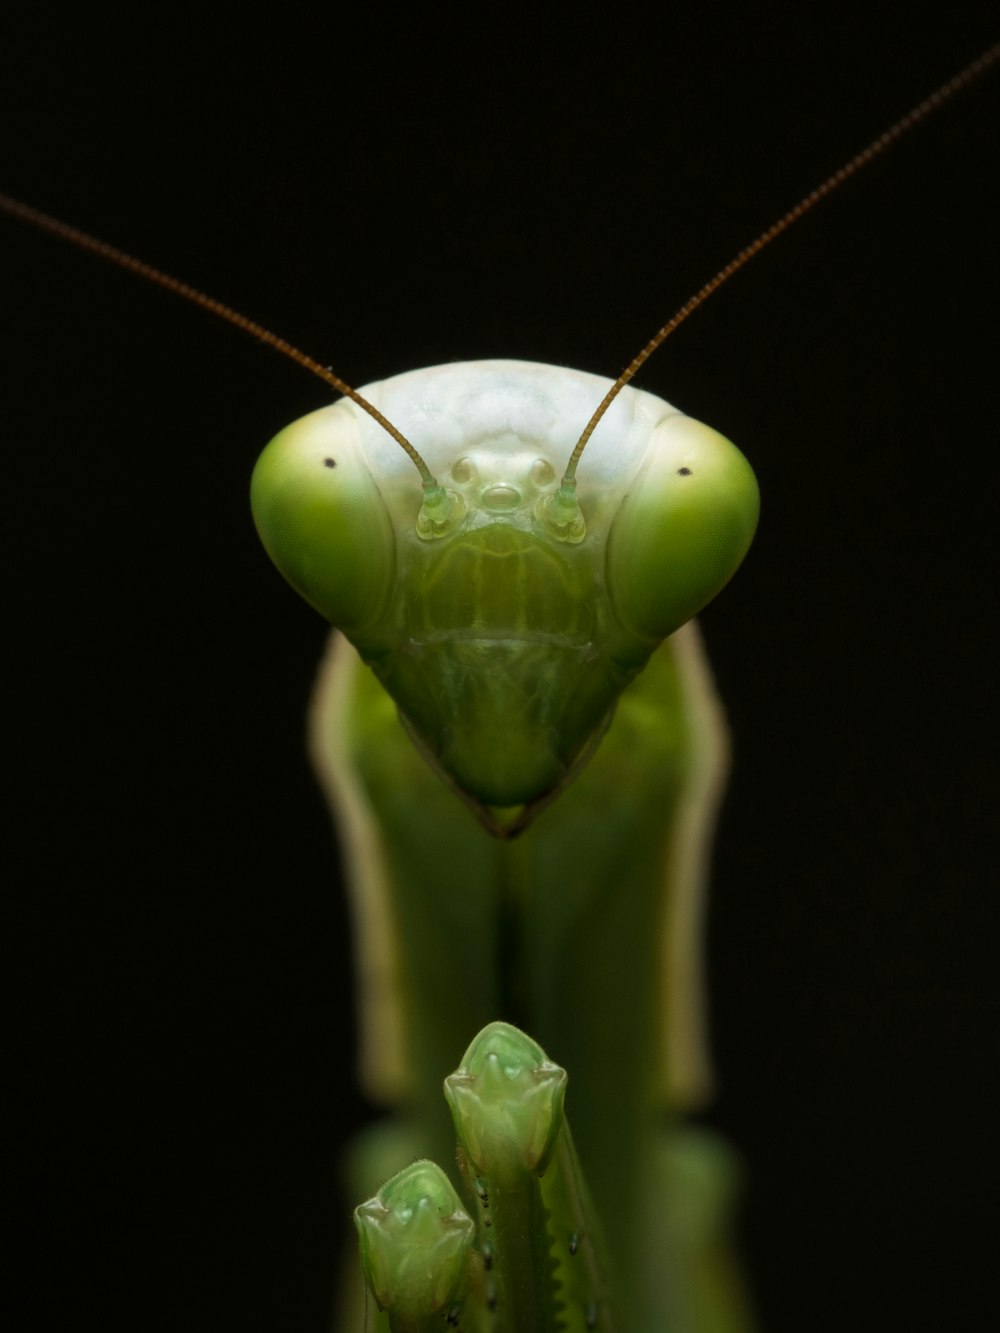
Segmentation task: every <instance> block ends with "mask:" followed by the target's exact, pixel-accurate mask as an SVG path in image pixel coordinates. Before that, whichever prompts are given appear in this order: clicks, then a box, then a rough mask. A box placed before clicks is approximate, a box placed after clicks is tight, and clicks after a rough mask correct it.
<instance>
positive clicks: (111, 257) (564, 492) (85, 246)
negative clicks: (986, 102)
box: [0, 42, 1000, 532]
mask: <svg viewBox="0 0 1000 1333" xmlns="http://www.w3.org/2000/svg"><path fill="white" fill-rule="evenodd" d="M997 60H1000V42H997V43H995V44H994V45H993V46H991V47H990V48H989V49H988V50H987V51H985V52H984V53H983V54H982V55H981V56H979V57H978V58H977V59H976V60H973V61H972V63H971V64H969V65H966V67H965V68H964V69H963V70H960V71H959V73H957V74H956V75H954V77H953V78H951V79H949V80H948V81H947V83H944V84H942V85H941V87H940V88H937V89H936V90H935V91H934V92H932V93H931V94H930V95H929V96H928V97H925V98H924V100H923V101H922V102H919V103H918V104H917V105H916V106H915V107H913V108H912V109H911V110H910V111H908V112H907V113H906V115H904V116H901V117H900V119H899V120H897V121H895V122H894V123H893V124H892V125H890V126H889V128H888V129H887V130H884V131H883V132H882V133H881V134H880V135H878V137H877V138H875V139H873V140H872V142H871V143H870V144H868V146H867V147H866V148H863V149H862V150H861V151H860V152H859V153H856V154H855V156H854V157H852V158H851V159H850V161H848V162H846V163H845V164H844V165H843V166H842V167H840V168H839V169H838V170H837V171H835V172H834V173H833V174H832V175H831V176H828V177H827V178H826V180H824V181H823V182H822V183H821V184H820V185H818V186H816V188H815V189H814V190H812V191H810V193H809V194H807V195H805V196H804V197H803V198H802V199H800V200H799V202H798V203H797V204H796V205H795V206H794V207H793V208H790V209H789V210H788V212H787V213H785V214H784V215H783V216H782V217H780V218H779V219H778V220H777V221H776V222H773V223H772V224H771V225H770V226H769V227H767V228H766V229H765V230H764V231H762V232H761V233H760V235H759V236H757V237H756V239H755V240H753V241H751V242H750V244H749V245H747V246H745V247H744V248H743V249H742V250H740V251H739V253H738V254H737V255H735V256H734V257H733V258H732V259H731V260H730V261H729V263H728V264H726V265H725V266H724V267H723V268H721V269H719V271H718V273H716V274H715V276H714V277H713V278H710V279H709V280H708V282H706V283H705V284H704V285H703V286H702V287H700V288H699V289H698V291H697V292H695V294H694V295H693V296H691V297H690V298H689V299H688V300H687V301H685V303H684V304H683V305H682V306H681V307H680V308H679V309H678V310H677V311H676V312H675V313H674V314H673V315H671V317H670V318H669V319H668V320H667V322H666V323H665V324H664V325H663V327H662V328H660V329H659V330H658V331H657V332H656V333H655V334H654V335H653V337H652V338H650V340H649V342H648V343H646V345H645V347H643V349H642V350H641V351H640V352H639V353H638V355H637V356H635V357H634V358H633V359H632V360H631V361H630V362H629V364H628V365H627V366H626V367H625V369H624V370H623V371H622V373H621V374H620V375H619V376H618V378H617V379H616V380H615V382H614V384H612V386H611V388H610V389H609V390H608V392H607V393H606V394H605V395H604V397H603V398H602V400H601V402H600V403H599V404H598V406H597V409H596V411H595V412H594V414H593V416H592V417H591V418H590V420H589V421H588V422H587V424H586V426H585V427H584V429H583V433H582V434H581V436H580V438H579V439H578V440H577V442H576V445H575V447H574V449H573V452H572V454H571V455H570V458H569V462H568V463H567V465H566V471H565V473H564V474H563V478H562V482H561V483H560V486H559V488H558V490H557V491H556V492H555V493H554V494H553V495H551V496H550V497H549V498H548V503H547V504H546V506H545V510H546V515H547V521H548V522H549V523H550V525H551V526H552V527H553V528H554V529H555V530H556V531H565V532H569V531H571V530H572V531H576V530H577V529H581V519H580V516H579V511H578V510H577V502H576V469H577V465H578V463H579V461H580V458H581V455H582V454H583V451H584V449H585V448H586V446H587V442H588V440H589V439H590V437H591V435H593V433H594V431H595V429H596V428H597V425H598V423H599V422H600V420H601V418H602V417H603V416H604V414H605V412H606V411H607V410H608V408H609V407H610V406H611V404H612V403H613V402H614V400H615V399H616V398H617V397H618V395H619V393H621V391H622V389H624V388H625V386H626V385H627V384H628V383H629V381H630V380H631V379H633V378H634V377H635V375H636V373H637V372H638V371H639V370H640V369H641V368H642V366H644V365H645V363H646V362H647V361H648V360H649V358H650V357H651V356H652V355H653V353H654V352H655V351H656V350H657V348H658V347H660V346H661V345H662V344H663V343H664V342H665V341H666V340H667V338H668V337H669V336H670V335H671V334H672V333H673V332H674V330H675V329H677V328H679V327H680V325H681V324H683V323H684V321H685V320H686V319H687V318H688V316H689V315H692V314H694V312H695V311H696V310H697V309H698V307H699V306H700V305H703V304H704V302H705V301H707V300H708V298H709V297H710V296H712V295H714V294H715V292H717V291H718V289H719V288H720V287H721V286H722V284H723V283H724V282H728V280H729V279H730V278H731V277H732V276H733V275H734V274H735V273H738V272H739V270H740V269H741V268H743V267H744V265H746V264H748V263H749V262H750V260H751V259H753V258H754V257H755V256H756V255H758V254H760V252H761V250H763V249H764V247H765V246H767V245H770V244H771V242H772V241H773V240H775V239H776V238H777V237H778V236H780V235H781V234H782V233H783V232H785V231H787V230H788V229H789V227H791V226H792V225H793V224H794V223H796V222H798V221H799V220H800V219H801V218H802V217H804V216H805V214H806V213H808V212H809V211H810V210H811V209H812V208H814V207H815V206H816V204H818V203H819V202H820V201H821V200H822V199H825V198H826V197H827V195H830V194H832V193H833V192H834V190H837V189H839V188H840V186H841V185H843V184H844V182H845V181H847V180H849V179H850V178H851V177H852V176H854V175H856V174H857V173H858V172H859V171H860V170H861V169H862V168H863V167H866V166H868V164H869V163H870V162H872V161H873V160H874V159H875V158H876V157H879V156H880V155H881V154H882V153H884V152H885V150H886V149H887V148H889V147H890V146H891V145H892V144H894V143H896V141H897V140H898V139H900V138H902V136H903V135H904V134H906V133H907V132H908V131H909V130H911V129H912V128H913V127H914V126H915V125H916V124H918V123H919V122H920V121H922V120H924V119H926V117H927V116H928V115H929V114H930V113H931V112H932V111H936V110H937V109H938V108H939V107H940V106H942V105H943V104H944V103H945V102H947V101H948V100H949V99H950V98H952V97H953V96H954V95H955V94H956V93H957V92H960V91H961V90H962V89H963V88H965V87H967V85H968V84H970V83H972V82H973V80H974V79H976V78H978V77H979V75H981V74H984V73H985V72H986V71H987V70H988V69H989V68H990V67H991V66H992V65H994V64H995V63H996V62H997ZM0 212H2V213H8V214H10V215H11V216H12V217H16V218H20V219H21V220H22V221H24V222H28V223H30V224H31V225H32V226H34V227H37V228H38V229H39V230H40V231H44V232H48V233H49V234H50V235H52V236H57V237H59V238H60V239H61V240H64V241H68V242H69V243H70V244H71V245H75V246H77V247H78V248H79V249H81V250H86V251H88V252H90V253H91V254H95V255H99V256H100V257H101V258H102V259H106V260H108V261H109V262H110V263H112V264H116V265H117V266H118V267H119V268H123V269H125V270H127V271H128V272H130V273H135V274H137V275H138V276H139V277H141V278H146V279H147V280H148V281H149V282H152V283H155V284H156V285H157V286H159V287H163V288H165V289H166V290H167V291H169V292H173V293H174V294H175V295H177V296H181V297H183V298H184V300H186V301H190V302H191V303H192V305H196V306H200V307H201V308H202V309H203V310H207V311H209V312H210V313H211V314H213V315H217V316H218V317H219V318H220V319H223V320H225V321H226V322H227V323H228V324H231V325H233V327H234V328H237V329H241V330H242V331H243V332H244V333H248V334H250V336H251V337H254V338H257V339H258V340H259V341H260V342H262V343H264V344H266V345H267V346H268V347H272V348H274V350H275V351H276V352H280V353H281V354H282V355H283V356H286V357H288V358H289V360H291V361H294V362H296V364H298V365H300V366H302V367H303V368H304V369H305V370H308V371H309V372H310V373H311V374H313V375H315V376H316V378H317V379H321V380H323V382H324V383H325V384H329V385H330V386H331V387H332V388H334V389H336V390H337V392H338V393H342V394H344V396H345V397H347V398H350V399H351V400H352V401H353V402H355V403H357V405H358V407H360V408H362V409H363V410H364V411H365V412H367V413H368V415H369V416H370V417H372V418H373V419H374V420H375V421H377V422H378V424H379V425H380V426H381V427H382V429H383V430H385V431H387V432H388V434H389V435H391V436H392V438H393V439H394V440H395V441H396V443H397V444H398V445H399V446H400V448H401V449H403V450H404V451H405V452H406V453H407V454H408V455H409V457H410V459H411V460H412V461H413V464H414V466H415V467H416V468H417V471H418V472H419V473H420V477H421V481H422V482H423V487H424V509H423V511H422V514H423V515H426V517H427V519H428V520H429V522H430V524H431V526H432V527H433V528H435V529H440V527H442V526H443V525H444V524H443V520H445V519H446V518H447V516H448V514H449V513H450V512H452V511H453V509H454V508H455V505H456V502H457V497H456V496H455V495H454V494H453V493H452V492H450V491H446V490H445V488H444V487H442V486H440V485H439V484H438V482H437V480H436V478H435V477H434V475H433V473H432V472H431V470H430V468H429V467H428V466H427V464H426V462H425V461H424V459H423V458H422V457H421V455H420V454H419V453H418V451H417V450H416V448H415V447H414V446H413V445H412V444H411V443H410V441H409V440H408V439H407V438H406V436H405V435H404V434H403V433H402V431H400V430H398V429H397V428H396V427H395V426H394V425H393V424H392V422H391V421H389V420H388V419H387V418H386V417H384V416H383V415H382V413H381V412H380V411H379V410H378V408H377V407H375V406H374V404H373V403H370V402H368V400H367V399H366V398H364V397H362V395H361V394H360V393H358V391H357V390H356V389H352V388H351V386H350V385H349V384H347V383H346V381H344V380H342V379H341V378H340V376H339V375H335V374H334V372H333V371H332V370H331V369H330V368H329V366H324V365H321V364H320V363H319V362H318V361H316V360H315V359H314V358H313V357H311V356H309V355H308V354H307V353H306V352H303V351H302V350H301V348H298V347H296V346H295V345H294V344H293V343H290V342H288V341H287V340H286V339H285V338H281V337H279V336H278V335H277V334H276V333H272V332H271V330H270V329H268V328H265V327H264V325H263V324H258V323H257V321H256V320H253V319H250V318H248V317H247V316H246V315H243V314H241V313H240V312H239V311H238V310H235V309H233V307H232V306H229V305H226V304H225V303H224V302H222V301H217V300H216V299H215V297H212V296H209V295H208V294H207V293H206V292H203V291H201V290H199V289H198V288H197V287H192V286H191V285H190V284H189V283H186V282H182V281H180V279H178V278H174V277H171V275H170V274H169V273H164V272H163V271H162V270H161V269H158V268H155V267H154V266H153V265H152V264H147V263H145V262H144V261H143V260H141V259H136V258H135V256H134V255H130V254H128V253H127V252H126V251H124V250H120V249H119V248H118V247H117V246H114V245H110V244H109V243H108V242H107V241H102V240H99V239H98V238H97V237H96V236H91V235H90V234H89V233H88V232H85V231H81V230H80V228H79V227H72V226H70V225H69V223H66V222H61V221H60V220H59V219H58V218H54V217H52V216H51V215H50V214H48V213H43V212H42V211H41V210H40V209H37V208H32V207H31V206H30V205H29V204H25V203H22V202H21V201H20V200H19V199H14V198H12V197H11V196H10V195H6V194H0ZM581 532H582V529H581Z"/></svg>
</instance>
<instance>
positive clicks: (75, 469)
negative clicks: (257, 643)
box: [30, 99, 919, 971]
mask: <svg viewBox="0 0 1000 1333" xmlns="http://www.w3.org/2000/svg"><path fill="white" fill-rule="evenodd" d="M904 100H905V99H904ZM876 123H877V122H876ZM914 151H915V152H916V150H914ZM918 155H919V154H918ZM67 211H68V210H67ZM838 225H842V223H841V222H840V221H838ZM802 244H803V245H804V246H805V244H806V243H805V242H803V243H802ZM57 262H60V261H57ZM69 267H70V265H69V264H67V265H66V268H67V269H68V268H69ZM101 281H102V285H103V281H104V280H103V279H102V280H101ZM129 299H131V298H129ZM140 299H141V298H140ZM463 350H464V349H463ZM465 354H467V353H465ZM618 354H619V350H618V349H616V352H615V355H618ZM223 355H224V356H225V355H227V354H226V353H224V354H223ZM428 359H434V358H428V357H427V356H426V355H423V356H421V358H420V360H422V361H426V360H428ZM550 359H551V358H550ZM560 359H566V360H572V359H573V358H572V357H570V356H566V357H565V358H560ZM254 364H255V365H256V363H254ZM400 368H403V367H402V365H401V366H400ZM377 369H378V370H379V371H381V370H382V369H383V367H382V366H381V365H379V366H378V367H377ZM161 371H162V367H161ZM252 373H254V374H256V371H254V372H252ZM361 378H364V377H363V376H362V377H361ZM163 379H164V377H163V375H162V373H161V372H158V374H157V376H156V386H155V393H156V394H157V395H160V394H162V393H163V392H164V383H163ZM166 387H167V388H168V389H170V396H171V397H173V396H174V395H175V394H176V392H177V390H176V389H174V388H173V387H172V386H169V385H167V386H166ZM147 391H148V390H147ZM667 396H668V397H669V396H671V393H670V392H668V393H667ZM673 396H675V397H676V396H679V395H677V394H673ZM304 405H308V404H304ZM701 414H702V415H704V416H706V417H708V418H709V419H715V418H713V417H712V415H711V413H710V412H709V411H708V410H704V409H703V410H702V412H701ZM87 415H91V416H92V415H93V413H92V412H91V413H89V414H87ZM282 415H283V416H287V415H289V413H288V412H287V410H286V411H285V412H284V413H283V414H282ZM78 417H79V408H78V405H77V411H76V414H75V416H74V422H75V423H76V429H78V430H81V429H83V428H84V427H83V426H82V425H80V423H79V422H78ZM280 419H281V418H280V417H278V418H276V419H275V423H274V424H275V425H278V424H280ZM227 429H228V427H227ZM730 429H731V433H732V434H733V435H734V436H737V437H738V438H743V436H741V434H740V432H739V431H737V430H736V429H735V428H730ZM69 430H70V428H69V427H66V428H64V433H65V434H67V435H68V434H69ZM267 433H268V432H267V430H266V429H265V430H264V432H263V434H265V435H266V434H267ZM260 434H261V431H260V429H259V427H255V428H254V438H256V437H257V436H259V435H260ZM77 438H79V436H78V437H77ZM143 447H144V450H146V449H148V450H149V451H150V453H151V454H152V455H153V461H154V462H155V467H154V468H153V469H152V470H151V480H150V481H149V482H147V483H143V489H144V491H146V492H147V493H148V491H149V488H150V486H151V485H152V484H154V482H155V479H157V478H160V477H162V467H163V462H164V459H165V457H166V455H165V453H164V451H163V450H162V449H160V448H159V447H157V446H152V445H149V444H148V443H146V442H145V437H144V446H143ZM80 453H81V451H80V450H79V449H78V450H77V452H76V453H74V455H73V461H72V463H71V464H70V467H71V469H72V473H73V477H74V479H76V478H77V477H78V476H79V467H80ZM82 453H83V454H84V455H85V456H87V462H88V465H89V466H91V467H93V466H95V465H96V466H98V467H99V466H100V465H99V462H97V460H95V459H94V458H93V457H92V456H91V455H92V453H93V446H88V447H85V448H84V449H83V450H82ZM783 461H784V462H785V463H786V465H787V460H783ZM866 461H867V460H866ZM234 470H235V465H234ZM875 470H876V474H877V475H878V477H879V481H880V484H881V485H880V489H881V491H882V493H884V488H885V481H886V477H885V475H884V472H883V471H880V469H879V466H878V464H876V465H875ZM63 477H64V473H63V472H62V471H60V472H59V474H58V475H57V477H56V481H57V482H61V481H62V479H63ZM870 480H871V478H870V476H869V477H868V478H867V479H866V485H867V484H868V483H869V482H870ZM123 489H124V483H123ZM30 493H31V494H37V489H35V490H32V491H31V492H30ZM111 500H112V503H114V500H113V497H111ZM180 526H181V528H183V527H184V520H183V519H181V520H180ZM170 530H171V525H170V524H168V523H166V522H164V523H163V524H162V536H163V538H164V540H165V539H166V537H167V535H168V533H169V532H170ZM133 549H134V548H133ZM792 563H794V561H793V562H792ZM109 576H110V575H106V577H109ZM125 577H126V578H127V579H130V578H132V577H135V576H134V575H133V574H131V573H128V572H127V573H126V575H125ZM153 582H154V587H157V589H158V594H159V597H160V598H162V597H164V596H167V595H168V593H169V585H168V584H167V583H166V581H165V576H163V578H161V580H160V581H159V583H158V582H157V580H156V579H155V578H154V580H153ZM227 583H228V584H230V585H231V580H228V581H227ZM90 586H91V587H92V586H93V579H92V580H91V581H90ZM220 593H221V589H220ZM226 593H227V595H233V594H232V593H231V592H230V587H229V586H227V588H226ZM275 600H276V601H277V598H276V599H275ZM91 605H92V603H91V602H90V601H89V599H88V601H87V604H86V607H84V606H83V605H82V604H81V615H82V616H83V619H82V621H81V625H86V624H87V623H88V622H87V614H86V613H87V611H89V608H90V606H91ZM854 607H855V612H856V609H857V608H856V603H855V604H854ZM172 614H175V615H176V614H180V612H179V611H176V610H175V611H173V612H172ZM277 614H278V615H279V616H282V617H283V621H282V623H285V624H287V623H288V622H289V621H290V619H291V613H287V614H286V613H284V612H278V613H277ZM158 615H162V608H158ZM234 618H235V619H238V620H239V621H241V623H244V624H245V623H246V622H247V620H248V618H249V607H248V608H247V610H246V611H245V612H244V611H242V610H241V611H239V612H238V613H235V612H234ZM751 619H752V616H751V614H750V613H749V612H748V613H747V621H748V623H747V625H746V626H745V627H744V628H746V629H747V630H748V631H749V629H750V625H749V621H750V620H751ZM233 632H235V626H234V628H233ZM245 632H246V631H245ZM249 632H253V631H249ZM267 633H268V635H270V634H273V633H274V631H273V630H269V631H267ZM219 637H220V638H221V637H224V632H223V631H221V630H220V631H219ZM750 637H751V636H750V635H749V634H747V636H745V637H744V636H743V635H742V632H741V644H742V643H743V642H747V641H748V640H749V638H750ZM244 651H245V652H246V653H250V654H252V651H253V649H252V647H248V648H245V649H244ZM748 651H749V649H744V648H742V647H741V649H740V652H741V653H743V652H748ZM287 652H288V656H292V655H294V649H293V648H288V650H287ZM189 661H190V659H189V658H188V662H189ZM132 671H133V672H135V671H138V672H139V673H140V674H142V673H143V671H144V664H143V660H142V657H140V659H139V660H138V661H137V662H136V664H135V666H134V668H133V669H132ZM178 672H180V674H185V673H188V672H190V673H191V674H194V671H193V668H192V667H191V666H190V665H185V664H184V663H181V664H180V666H179V668H177V669H175V670H174V671H172V672H171V673H169V674H170V675H172V676H173V678H174V679H175V680H176V678H177V675H178ZM305 673H306V668H305V667H303V674H305ZM130 674H132V673H130ZM236 679H237V678H236V673H235V671H234V670H232V669H227V670H226V671H225V672H224V673H223V674H222V676H221V677H220V679H218V680H217V681H216V682H215V683H214V684H212V683H210V684H209V685H208V688H209V690H210V692H212V693H214V694H215V695H216V697H219V695H221V694H222V693H223V692H224V691H225V689H227V688H231V689H238V688H239V685H238V684H237V683H236ZM821 679H822V677H821ZM262 688H263V684H262V686H260V687H258V689H257V691H256V692H257V693H258V694H259V693H260V691H261V689H262ZM727 690H728V682H727ZM144 693H145V691H144ZM288 693H289V694H290V695H294V694H295V693H296V691H295V690H294V689H289V691H288ZM300 695H301V692H300V694H299V696H297V697H296V698H295V699H294V700H291V699H290V707H291V705H292V704H293V703H294V705H295V707H298V702H299V697H300ZM167 706H169V705H167ZM241 707H242V711H243V714H244V716H245V715H246V712H247V710H248V708H249V707H250V704H249V701H247V703H245V704H243V705H241ZM95 736H96V733H95ZM745 748H746V743H744V745H741V750H745ZM293 749H294V736H293V737H292V738H291V739H290V740H289V743H288V750H289V753H291V752H292V750H293ZM196 762H198V763H200V762H203V761H201V760H199V761H196ZM224 767H228V766H224ZM218 778H219V781H222V780H223V772H222V771H220V773H219V775H218ZM201 799H202V801H207V800H208V796H207V794H206V796H204V797H203V798H201ZM266 805H267V803H265V802H262V803H261V807H260V808H261V809H263V808H265V806H266ZM175 817H176V816H175ZM317 836H318V835H317ZM745 845H746V844H745V843H744V846H745ZM759 855H760V853H759V852H758V856H759ZM226 873H227V872H225V870H224V869H223V866H222V864H221V863H220V864H219V865H218V867H217V874H218V875H219V876H226ZM175 878H176V877H175ZM174 888H175V890H176V884H175V886H174ZM180 892H181V893H182V894H183V889H181V890H180ZM831 892H832V890H831ZM198 900H199V901H200V900H201V891H200V890H199V894H198ZM155 910H156V909H155V907H154V909H153V911H154V916H153V919H154V920H155V919H156V916H155ZM199 910H200V909H199ZM261 910H262V911H263V909H261ZM196 971H197V969H196Z"/></svg>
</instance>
